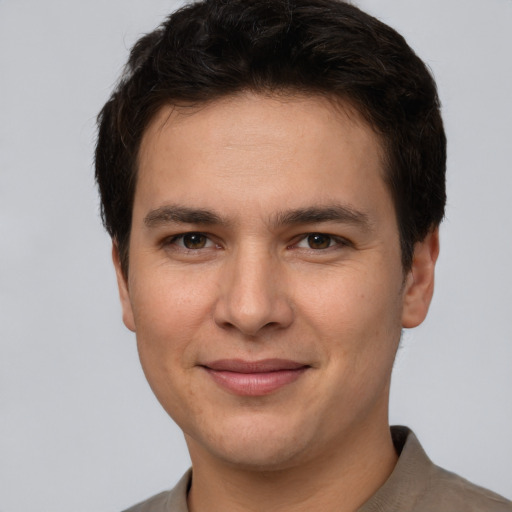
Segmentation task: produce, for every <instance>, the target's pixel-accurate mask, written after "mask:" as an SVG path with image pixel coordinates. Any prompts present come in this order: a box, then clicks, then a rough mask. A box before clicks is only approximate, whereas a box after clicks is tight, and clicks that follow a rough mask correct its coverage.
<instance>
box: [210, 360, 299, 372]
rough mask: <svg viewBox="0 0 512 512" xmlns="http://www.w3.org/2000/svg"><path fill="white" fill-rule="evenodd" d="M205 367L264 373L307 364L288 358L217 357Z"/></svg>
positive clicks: (217, 369) (291, 368)
mask: <svg viewBox="0 0 512 512" xmlns="http://www.w3.org/2000/svg"><path fill="white" fill-rule="evenodd" d="M201 366H204V367H205V368H208V369H210V370H215V371H225V372H234V373H266V372H277V371H282V370H298V369H300V368H307V367H308V366H309V365H307V364H304V363H299V362H297V361H291V360H289V359H261V360H259V361H245V360H243V359H218V360H217V361H211V362H208V363H206V364H203V365H201Z"/></svg>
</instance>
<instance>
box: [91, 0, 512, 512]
mask: <svg viewBox="0 0 512 512" xmlns="http://www.w3.org/2000/svg"><path fill="white" fill-rule="evenodd" d="M99 124H100V129H99V138H98V145H97V152H96V177H97V181H98V184H99V188H100V192H101V197H102V212H103V219H104V222H105V225H106V228H107V230H108V231H109V233H110V235H111V236H112V239H113V259H114V264H115V267H116V272H117V277H118V283H119V291H120V296H121V302H122V307H123V320H124V323H125V324H126V326H127V327H128V328H129V329H131V330H132V331H134V332H135V333H136V336H137V343H138V348H139V354H140V358H141V362H142V366H143V368H144V371H145V374H146V376H147V378H148V381H149V383H150V385H151V387H152V389H153V391H154V392H155V394H156V396H157V398H158V399H159V401H160V402H161V404H162V406H163V407H164V408H165V410H166V411H167V412H168V413H169V415H170V416H171V417H172V418H173V419H174V420H175V421H176V422H177V424H178V425H179V426H180V427H181V428H182V429H183V432H184V434H185V438H186V441H187V445H188V448H189V451H190V456H191V460H192V472H189V473H188V474H187V475H185V476H184V478H183V479H182V480H181V482H180V483H179V484H178V485H177V487H176V488H175V489H174V490H173V491H170V492H165V493H162V494H160V495H158V496H156V497H154V498H151V499H149V500H148V501H146V502H144V503H142V504H139V505H137V506H135V507H134V508H133V509H130V510H133V511H164V510H165V511H178V512H183V511H186V510H190V511H192V512H197V511H199V512H201V511H206V510H207V511H210V512H212V511H213V512H215V511H217V510H218V511H226V510H229V511H238V510H240V511H245V510H258V511H259V510H276V511H288V510H293V511H301V510H324V511H354V510H362V511H373V510H379V511H388V510H389V511H396V510H414V511H427V510H428V511H432V510H437V511H453V510H489V511H504V510H505V511H506V510H512V504H511V503H510V502H507V501H506V500H505V499H504V498H501V497H499V496H497V495H495V494H493V493H491V492H490V491H486V490H484V489H482V488H479V487H476V486H474V485H472V484H470V483H468V482H467V481H465V480H463V479H461V478H459V477H457V476H455V475H453V474H451V473H448V472H446V471H444V470H442V469H440V468H438V467H436V466H434V465H433V464H432V463H431V462H430V461H429V459H428V458H427V457H426V455H425V454H424V452H423V451H422V449H421V447H420V445H419V443H418V441H417V439H416V438H415V436H414V434H413V433H412V432H410V431H409V430H408V429H406V428H404V427H399V428H393V429H391V430H390V427H389V422H388V399H389V387H390V378H391V370H392V366H393V361H394V357H395V354H396V350H397V347H398V344H399V341H400V334H401V330H402V328H404V327H406V328H410V327H415V326H417V325H419V324H420V323H421V322H422V321H423V320H424V318H425V316H426V314H427V311H428V307H429V304H430V301H431V298H432V293H433V284H434V267H435V263H436V259H437V256H438V252H439V240H438V226H439V223H440V222H441V220H442V218H443V214H444V204H445V187H444V172H445V160H446V142H445V135H444V131H443V126H442V121H441V117H440V113H439V101H438V98H437V93H436V88H435V84H434V82H433V80H432V78H431V76H430V74H429V73H428V71H427V69H426V68H425V66H424V64H423V63H422V62H421V60H419V59H418V57H416V55H415V54H414V53H413V52H412V50H411V49H410V48H409V47H408V46H407V44H406V43H405V41H404V40H403V38H402V37H401V36H400V35H398V34H397V33H396V32H395V31H393V30H392V29H390V28H389V27H387V26H385V25H384V24H382V23H380V22H379V21H377V20H375V19H373V18H372V17H370V16H368V15H367V14H365V13H363V12H361V11H360V10H358V9H357V8H356V7H354V6H351V5H349V4H346V3H344V2H340V1H337V0H310V1H305V0H298V1H295V2H291V1H284V0H268V1H261V0H259V1H254V0H243V1H242V0H233V1H219V0H216V1H212V0H205V1H202V2H198V3H195V4H191V5H189V6H187V7H185V8H183V9H181V10H180V11H178V12H176V13H174V14H173V15H172V16H170V17H169V19H168V20H167V21H166V22H165V23H164V24H163V25H162V26H161V27H160V28H159V29H157V30H156V31H154V32H152V33H150V34H148V35H147V36H145V37H143V38H142V39H141V40H140V41H139V42H138V43H137V44H136V45H135V46H134V48H133V50H132V53H131V57H130V60H129V63H128V66H127V70H126V72H125V74H124V76H123V79H122V80H121V82H120V84H119V86H118V87H117V89H116V91H115V92H114V94H113V95H112V97H111V99H110V100H109V102H108V103H107V104H106V105H105V107H104V108H103V110H102V112H101V114H100V117H99Z"/></svg>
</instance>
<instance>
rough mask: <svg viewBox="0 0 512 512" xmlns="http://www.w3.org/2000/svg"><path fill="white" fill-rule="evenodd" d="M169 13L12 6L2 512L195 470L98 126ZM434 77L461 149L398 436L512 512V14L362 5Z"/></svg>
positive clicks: (412, 346)
mask: <svg viewBox="0 0 512 512" xmlns="http://www.w3.org/2000/svg"><path fill="white" fill-rule="evenodd" d="M176 5H178V3H177V2H173V1H171V0H151V1H148V0H108V1H105V0H88V1H87V2H84V1H79V0H45V1H39V0H0V511H1V512H25V511H27V512H28V511H32V510H36V509H37V510H39V511H41V512H69V511H73V512H89V511H96V512H107V511H116V510H121V509H122V508H123V507H127V506H128V505H131V504H133V503H135V502H137V501H139V500H141V499H143V498H146V497H147V496H149V495H151V494H153V493H156V492H158V491H160V490H163V489H166V488H169V487H171V486H172V485H173V484H174V483H175V481H176V480H177V479H178V478H179V477H180V475H181V474H182V472H183V471H184V470H185V469H186V468H187V466H188V464H189V459H188V455H187V452H186V448H185V445H184V442H183V439H182V435H181V433H180V431H179V429H178V428H177V427H176V426H175V425H174V424H173V422H172V421H171V420H170V419H169V418H168V417H167V416H166V414H165V413H164V412H163V410H161V408H160V406H159V405H158V403H157V402H156V399H155V398H154V397H153V395H152V394H151V392H150V390H149V387H148V385H147V384H146V382H145V379H144V377H143V375H142V371H141V369H140V367H139V363H138V359H137V353H136V347H135V341H134V337H133V335H132V334H131V333H130V332H128V331H127V330H126V329H125V328H124V326H123V325H122V322H121V316H120V307H119V305H118V298H117V290H116V285H115V280H114V272H113V269H112V266H111V263H110V241H109V239H108V237H107V235H106V234H105V233H104V232H103V229H102V227H101V224H100V219H99V214H98V199H97V194H96V190H95V185H94V180H93V167H92V154H93V147H94V140H95V116H96V114H97V112H98V111H99V109H100V108H101V106H102V104H103V103H104V102H105V101H106V99H107V98H108V95H109V93H110V91H111V89H112V87H113V84H114V83H115V81H116V78H117V77H118V75H119V72H120V70H121V68H122V66H123V64H124V62H125V60H126V58H127V53H128V49H129V47H131V45H132V44H133V43H134V41H135V40H136V39H137V38H138V37H139V36H140V35H142V34H143V33H145V32H147V31H149V30H151V29H153V28H154V27H155V26H156V25H157V24H158V23H159V22H160V21H161V20H162V19H163V18H164V16H165V15H166V14H168V13H169V12H170V11H171V10H173V9H174V8H175V6H176ZM358 5H360V6H361V7H362V8H364V9H366V10H368V11H369V12H370V13H372V14H374V15H376V16H378V17H379V18H381V19H382V20H383V21H385V22H387V23H388V24H390V25H391V26H393V27H394V28H396V29H398V30H399V31H400V32H401V33H402V34H403V35H404V36H405V37H406V39H407V40H408V41H409V43H410V45H411V46H412V47H413V48H414V49H415V50H416V52H417V53H418V54H419V55H420V56H421V57H422V58H423V59H424V60H425V61H426V62H427V63H428V65H429V66H430V67H431V69H432V71H433V73H434V75H435V77H436V79H437V82H438V86H439V91H440V96H441V99H442V102H443V111H444V118H445V123H446V129H447V133H448V139H449V159H448V194H449V199H448V209H447V216H446V220H445V222H444V224H443V226H442V232H441V237H442V251H441V257H440V260H439V266H438V278H437V288H436V293H435V297H434V302H433V305H432V308H431V312H430V316H429V318H428V320H427V321H426V322H425V323H424V325H423V326H421V327H420V328H418V329H416V330H414V331H411V332H407V333H406V334H405V337H404V340H403V344H402V348H401V349H400V351H399V355H398V360H397V364H396V368H395V373H394V379H393V387H392V397H391V421H392V423H401V424H406V425H409V426H411V427H412V428H413V429H414V430H415V431H416V433H417V435H418V436H419V438H420V440H421V442H422V443H423V445H424V447H425V448H426V450H427V452H428V453H429V455H430V457H431V458H432V459H433V460H434V461H435V462H436V463H438V464H440V465H442V466H445V467H446V468H448V469H450V470H453V471H455V472H457V473H460V474H461V475H463V476H465V477H466V478H468V479H470V480H472V481H475V482H477V483H479V484H481V485H484V486H486V487H489V488H491V489H493V490H495V491H497V492H499V493H501V494H503V495H505V496H506V497H508V498H512V436H511V433H512V241H511V239H512V206H511V202H512V194H511V191H512V165H511V147H512V145H511V143H512V99H511V95H512V58H511V50H512V30H511V27H512V1H511V0H485V2H483V1H481V0H465V1H464V2H462V1H460V0H428V1H427V0H421V1H420V0H361V1H360V2H358Z"/></svg>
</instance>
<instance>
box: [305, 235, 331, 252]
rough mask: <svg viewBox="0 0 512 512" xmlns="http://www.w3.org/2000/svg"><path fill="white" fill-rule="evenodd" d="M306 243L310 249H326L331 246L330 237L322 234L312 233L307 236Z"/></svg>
mask: <svg viewBox="0 0 512 512" xmlns="http://www.w3.org/2000/svg"><path fill="white" fill-rule="evenodd" d="M307 241H308V246H309V247H310V248H311V249H327V248H328V247H330V246H331V242H332V237H330V236H329V235H323V234H322V233H312V234H311V235H308V238H307Z"/></svg>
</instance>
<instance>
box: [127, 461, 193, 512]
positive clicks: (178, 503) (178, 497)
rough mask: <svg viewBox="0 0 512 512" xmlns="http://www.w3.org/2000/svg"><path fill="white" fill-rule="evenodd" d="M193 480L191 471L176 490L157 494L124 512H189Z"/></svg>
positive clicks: (184, 476)
mask: <svg viewBox="0 0 512 512" xmlns="http://www.w3.org/2000/svg"><path fill="white" fill-rule="evenodd" d="M191 478H192V471H191V470H190V469H189V470H188V471H187V472H186V473H185V474H184V475H183V477H182V478H181V480H180V481H179V482H178V483H177V484H176V486H175V487H174V489H171V490H170V491H164V492H161V493H160V494H156V495H155V496H152V497H151V498H149V499H147V500H145V501H142V502H140V503H138V504H137V505H134V506H133V507H130V508H128V509H126V510H124V512H188V507H187V493H188V489H189V487H190V481H191Z"/></svg>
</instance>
